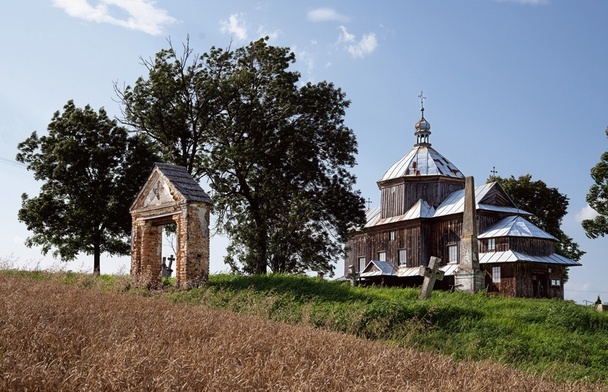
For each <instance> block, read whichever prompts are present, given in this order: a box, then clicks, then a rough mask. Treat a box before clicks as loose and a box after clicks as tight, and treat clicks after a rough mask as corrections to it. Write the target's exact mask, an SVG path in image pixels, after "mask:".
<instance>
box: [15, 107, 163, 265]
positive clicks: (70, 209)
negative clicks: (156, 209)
mask: <svg viewBox="0 0 608 392" xmlns="http://www.w3.org/2000/svg"><path fill="white" fill-rule="evenodd" d="M18 149H19V151H20V152H19V153H18V154H17V161H19V162H22V163H25V164H27V168H28V170H32V171H33V173H34V178H35V179H36V180H39V181H43V182H44V183H43V184H42V186H41V188H40V194H39V195H38V196H37V197H32V198H30V197H29V196H28V195H27V194H25V193H24V194H23V195H22V196H21V198H22V206H21V209H20V210H19V212H18V218H19V221H21V222H24V223H25V224H26V225H27V229H28V230H30V231H31V232H33V235H32V236H31V237H28V238H27V240H26V245H27V246H29V247H31V246H34V245H39V246H42V252H43V253H44V254H47V253H48V252H49V250H51V248H55V251H54V252H53V254H54V256H58V257H59V258H61V260H64V261H70V260H73V259H75V258H76V256H77V255H78V253H80V252H83V253H85V254H88V255H93V272H94V273H96V274H99V272H100V255H101V253H109V254H111V255H126V254H128V253H129V250H130V246H129V240H128V239H129V236H130V232H131V217H130V215H129V210H128V209H129V206H130V204H131V202H132V201H133V198H134V197H135V195H136V193H137V192H138V190H139V188H140V187H141V186H142V185H143V183H144V182H145V180H146V178H147V176H148V174H149V171H150V168H151V167H152V163H153V161H154V155H153V154H152V152H151V148H150V146H149V145H148V143H147V142H146V141H145V140H143V139H142V138H141V137H139V136H129V135H128V133H127V131H126V129H125V128H123V127H120V126H118V125H117V123H116V121H114V120H110V119H109V118H108V116H107V114H106V112H105V110H104V109H103V108H101V109H99V111H98V112H97V113H96V112H95V111H94V110H93V109H91V107H90V106H88V105H87V106H85V107H84V109H81V108H77V107H76V106H75V105H74V102H73V101H71V100H70V101H68V103H67V104H66V105H65V106H64V107H63V113H61V112H60V111H57V112H55V114H54V115H53V118H52V121H51V123H50V124H49V125H48V136H38V134H37V133H36V132H35V131H34V132H33V133H32V134H31V136H30V137H29V138H27V139H26V140H25V141H23V142H21V143H19V145H18Z"/></svg>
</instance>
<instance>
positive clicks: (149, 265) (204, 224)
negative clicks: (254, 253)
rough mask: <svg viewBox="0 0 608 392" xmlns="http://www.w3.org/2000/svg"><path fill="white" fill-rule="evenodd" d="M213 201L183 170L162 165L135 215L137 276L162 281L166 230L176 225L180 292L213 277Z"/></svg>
mask: <svg viewBox="0 0 608 392" xmlns="http://www.w3.org/2000/svg"><path fill="white" fill-rule="evenodd" d="M210 207H211V198H210V197H209V196H208V195H207V194H206V193H205V191H204V190H203V189H202V188H201V187H200V185H199V184H198V183H197V182H196V181H195V180H194V179H193V178H192V176H190V174H189V173H188V171H187V170H186V168H184V167H182V166H176V165H169V164H164V163H157V164H155V165H154V169H153V170H152V173H151V174H150V177H149V178H148V180H147V181H146V183H145V185H144V186H143V187H142V189H141V190H140V192H139V194H138V195H137V198H136V199H135V201H134V202H133V204H132V206H131V208H130V213H131V219H132V232H131V275H132V276H133V277H135V278H144V279H148V280H150V281H151V282H152V283H154V282H159V281H160V273H161V259H162V243H161V241H162V226H164V225H167V224H171V223H175V225H176V232H175V234H176V238H177V252H176V253H177V254H176V264H175V277H176V281H177V282H176V283H177V286H178V287H181V286H185V285H187V284H190V283H192V282H196V281H200V280H201V278H205V277H206V276H207V275H208V273H209V209H210Z"/></svg>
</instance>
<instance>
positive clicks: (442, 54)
mask: <svg viewBox="0 0 608 392" xmlns="http://www.w3.org/2000/svg"><path fill="white" fill-rule="evenodd" d="M606 15H608V2H606V1H604V0H584V1H566V0H402V1H394V0H390V1H388V0H379V1H374V2H369V1H353V0H342V1H339V0H326V1H287V0H266V1H245V0H235V1H228V0H227V1H221V2H220V1H203V0H172V1H169V0H157V1H150V0H29V1H11V2H3V4H2V5H0V43H1V44H0V46H1V47H2V61H0V181H1V183H2V184H3V186H2V191H1V192H0V203H1V205H2V208H1V210H0V219H1V220H2V225H0V263H4V264H5V265H7V264H10V265H12V266H17V267H21V268H35V267H42V268H60V267H61V266H64V268H65V267H66V265H64V264H62V263H60V262H59V261H57V260H54V259H53V258H52V256H51V255H50V254H49V255H47V256H42V255H41V253H40V249H38V248H31V249H30V248H27V247H26V246H25V245H24V240H25V239H26V238H27V237H28V235H30V233H28V231H27V229H26V227H25V225H24V224H23V223H21V222H19V221H18V220H17V211H18V210H19V208H20V206H21V194H22V193H27V194H28V195H30V196H36V195H38V190H39V186H40V183H37V182H36V181H35V180H34V179H33V175H32V173H31V172H29V171H27V170H26V169H25V167H24V166H23V165H21V164H19V163H17V162H16V161H15V160H14V159H15V155H16V154H17V152H18V150H17V145H18V143H19V142H21V141H23V140H25V139H26V138H27V137H29V136H30V134H31V133H32V132H33V131H37V132H38V133H39V134H45V132H46V129H47V125H48V124H49V122H50V121H51V118H52V116H53V113H54V112H55V111H57V110H61V109H62V108H63V106H64V105H65V104H66V103H67V101H68V100H70V99H72V100H74V103H75V104H76V106H77V107H84V106H85V105H87V104H89V105H91V107H93V108H94V109H95V110H97V109H99V108H101V107H104V108H105V109H106V111H107V112H108V114H109V115H111V116H119V115H120V106H119V104H118V103H117V97H116V94H115V92H114V85H115V84H116V85H118V86H126V85H133V84H134V83H135V81H136V80H137V78H138V77H139V76H145V75H146V69H145V67H143V65H142V59H149V58H151V57H153V56H154V55H155V53H157V52H158V51H160V50H161V49H166V48H168V47H169V42H172V43H173V45H174V46H175V47H177V48H179V47H181V45H182V43H184V42H185V41H186V40H187V39H189V42H190V46H191V48H192V49H194V51H195V52H197V53H200V54H202V53H205V52H208V51H209V50H210V49H211V48H212V47H214V46H215V47H220V48H227V47H229V46H231V47H233V48H234V47H238V46H244V45H247V44H248V43H249V42H251V41H253V40H257V39H259V38H261V37H263V36H268V37H269V38H270V44H271V45H276V46H284V47H289V48H291V50H292V51H293V52H294V53H295V55H296V60H297V61H296V63H295V64H294V69H295V70H298V71H299V72H300V73H301V82H302V83H306V82H312V83H318V82H322V81H328V82H331V83H333V84H334V85H335V86H336V87H339V88H340V89H342V91H344V92H345V93H346V96H347V98H348V99H350V101H351V104H350V107H349V109H348V110H347V112H346V116H345V122H346V125H347V126H349V127H350V128H352V129H353V131H354V133H355V135H356V137H357V141H358V154H357V166H356V167H354V168H353V173H354V174H355V175H356V176H357V178H358V182H357V188H358V189H360V190H361V192H362V195H363V196H364V197H365V198H366V199H368V198H369V199H370V200H371V203H372V204H371V206H372V207H373V206H376V205H378V202H379V196H380V192H379V190H378V187H377V185H376V181H378V180H379V179H380V178H381V177H382V175H383V174H384V172H385V171H386V170H387V169H388V168H389V167H390V166H391V165H392V164H393V163H394V162H396V161H398V160H399V159H400V158H401V157H402V156H403V155H405V154H406V153H407V152H408V151H409V150H410V149H411V148H412V147H413V145H414V143H415V142H416V141H415V137H414V124H415V123H416V121H418V119H419V118H420V111H419V110H420V99H419V98H418V96H419V95H420V92H421V91H424V96H425V97H426V100H425V103H424V105H425V117H426V119H427V120H428V121H429V122H430V123H431V126H432V128H431V132H432V135H431V137H430V142H431V143H432V145H433V148H435V149H436V150H437V151H439V152H440V153H441V154H442V155H444V156H445V157H446V158H447V159H449V160H450V161H451V162H452V163H454V164H455V165H456V166H457V167H458V168H459V169H460V170H461V171H462V172H463V173H464V174H465V175H467V176H474V177H475V182H476V184H478V185H479V184H482V183H484V182H485V181H486V179H487V178H488V176H489V175H490V171H491V170H492V169H493V168H495V170H496V171H497V174H498V175H499V176H502V177H509V176H511V175H513V176H515V177H518V176H521V175H525V174H531V175H532V178H533V180H542V181H544V182H545V183H546V184H547V185H548V186H549V187H553V188H557V189H558V190H559V191H560V192H561V193H563V194H565V195H567V196H568V198H569V207H568V214H567V215H566V216H565V217H564V219H563V222H562V229H563V230H564V231H565V232H566V234H568V235H569V236H571V237H572V238H573V239H574V241H575V242H577V243H578V244H579V245H580V247H581V249H582V250H584V251H586V252H587V253H586V254H585V255H584V256H583V258H582V259H581V263H582V264H583V266H582V267H575V268H572V269H571V270H570V281H569V282H568V283H567V284H566V286H565V297H566V299H572V300H575V301H577V302H579V303H585V301H595V299H596V298H597V296H598V295H600V296H601V297H602V299H604V300H605V301H606V300H608V284H607V283H606V279H605V277H606V276H608V257H607V256H606V254H607V253H608V252H607V251H608V238H599V239H595V240H591V239H588V238H587V237H586V236H585V234H584V231H583V230H582V228H581V225H580V222H581V220H582V219H585V218H589V217H591V216H593V210H591V209H590V208H589V206H588V205H587V203H586V201H585V197H586V194H587V192H588V190H589V187H590V186H591V185H592V179H591V177H590V175H589V171H590V169H591V168H592V167H593V166H594V165H595V164H596V163H598V162H599V160H600V155H601V154H602V153H603V152H605V151H607V150H608V138H607V137H606V134H605V129H606V127H607V126H608V110H607V109H608V73H607V70H608V49H606V45H605V42H604V41H605V38H606V37H607V36H608V24H607V23H606ZM206 190H208V189H206ZM226 245H227V240H226V239H225V238H222V237H220V236H217V235H216V236H214V237H213V238H212V241H211V267H210V268H211V272H212V273H213V272H220V271H227V270H228V268H227V266H225V265H224V264H223V261H222V260H223V256H224V254H225V248H226ZM165 248H168V247H165ZM129 265H130V259H129V258H128V257H122V258H116V257H115V258H111V257H107V256H105V255H104V256H102V261H101V270H102V273H116V272H128V270H129ZM67 268H70V269H73V270H79V269H80V270H86V271H90V270H92V259H91V257H88V256H84V255H83V256H81V257H79V259H78V260H77V261H75V262H72V263H69V264H67ZM341 270H342V266H339V267H338V269H337V271H338V273H339V272H340V271H341Z"/></svg>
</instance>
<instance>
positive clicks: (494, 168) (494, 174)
mask: <svg viewBox="0 0 608 392" xmlns="http://www.w3.org/2000/svg"><path fill="white" fill-rule="evenodd" d="M490 174H492V177H496V175H497V174H498V172H497V171H496V167H495V166H492V170H490Z"/></svg>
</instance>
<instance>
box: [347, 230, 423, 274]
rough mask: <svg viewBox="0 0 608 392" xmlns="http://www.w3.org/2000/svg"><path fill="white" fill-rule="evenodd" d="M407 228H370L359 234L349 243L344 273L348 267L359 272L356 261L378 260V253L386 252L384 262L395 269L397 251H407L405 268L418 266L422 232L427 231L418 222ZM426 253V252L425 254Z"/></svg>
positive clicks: (421, 252)
mask: <svg viewBox="0 0 608 392" xmlns="http://www.w3.org/2000/svg"><path fill="white" fill-rule="evenodd" d="M411 223H412V224H411V225H410V226H407V227H403V224H401V225H400V227H396V226H395V225H385V226H383V227H382V228H380V229H377V228H372V229H369V230H368V231H365V232H362V233H359V234H357V235H355V237H354V238H353V239H352V240H351V241H349V243H348V247H349V252H348V258H347V259H346V263H344V265H345V269H344V271H345V272H344V273H345V274H348V266H350V265H354V266H355V270H356V271H357V272H360V271H359V265H358V262H357V261H358V259H359V258H360V257H365V261H366V262H369V261H370V260H378V253H379V252H386V261H388V262H390V263H392V264H393V265H394V266H395V268H396V267H397V266H398V263H399V261H398V260H399V259H398V257H399V250H400V249H406V250H407V266H408V267H416V266H419V265H420V260H421V259H422V256H423V250H422V249H421V247H420V244H421V238H422V237H423V236H424V232H425V231H428V230H426V229H425V228H424V227H425V225H420V222H419V221H415V222H411ZM391 232H394V239H393V240H391V234H390V233H391ZM425 253H426V252H425Z"/></svg>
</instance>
